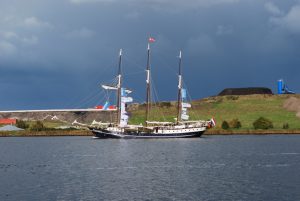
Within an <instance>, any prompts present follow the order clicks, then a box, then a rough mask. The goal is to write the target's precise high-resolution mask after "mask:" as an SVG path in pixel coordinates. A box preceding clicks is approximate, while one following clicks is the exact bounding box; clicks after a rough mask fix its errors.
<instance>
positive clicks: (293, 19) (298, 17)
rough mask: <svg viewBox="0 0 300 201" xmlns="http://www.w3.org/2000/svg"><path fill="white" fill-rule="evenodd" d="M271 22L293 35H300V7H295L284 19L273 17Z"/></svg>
mask: <svg viewBox="0 0 300 201" xmlns="http://www.w3.org/2000/svg"><path fill="white" fill-rule="evenodd" d="M271 22H272V23H274V24H275V25H278V26H280V27H283V28H286V29H288V30H289V31H291V32H293V33H300V5H295V6H293V7H292V8H291V10H290V11H289V12H288V13H287V14H286V15H285V16H283V17H273V18H271Z"/></svg>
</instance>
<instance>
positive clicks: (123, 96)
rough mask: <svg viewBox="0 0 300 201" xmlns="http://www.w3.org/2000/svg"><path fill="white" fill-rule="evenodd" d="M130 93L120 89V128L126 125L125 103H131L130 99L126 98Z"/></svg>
mask: <svg viewBox="0 0 300 201" xmlns="http://www.w3.org/2000/svg"><path fill="white" fill-rule="evenodd" d="M129 93H131V91H130V92H128V90H126V89H125V88H121V118H120V126H121V127H125V126H127V124H128V119H129V116H128V114H127V111H126V103H130V102H132V101H133V99H132V97H128V96H127V95H128V94H129Z"/></svg>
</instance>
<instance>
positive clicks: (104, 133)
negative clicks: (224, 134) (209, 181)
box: [91, 129, 205, 139]
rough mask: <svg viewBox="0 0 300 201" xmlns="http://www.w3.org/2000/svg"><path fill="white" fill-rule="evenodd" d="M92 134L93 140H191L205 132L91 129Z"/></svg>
mask: <svg viewBox="0 0 300 201" xmlns="http://www.w3.org/2000/svg"><path fill="white" fill-rule="evenodd" d="M91 131H92V132H93V133H94V135H95V138H99V139H105V138H117V139H137V138H139V139H151V138H193V137H201V135H202V134H203V133H204V132H205V129H204V130H200V131H191V132H184V133H182V132H174V133H153V132H116V131H108V130H105V129H91Z"/></svg>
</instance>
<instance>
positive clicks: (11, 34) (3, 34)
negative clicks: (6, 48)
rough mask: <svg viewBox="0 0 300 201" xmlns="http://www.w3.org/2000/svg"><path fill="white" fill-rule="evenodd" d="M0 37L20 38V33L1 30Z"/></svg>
mask: <svg viewBox="0 0 300 201" xmlns="http://www.w3.org/2000/svg"><path fill="white" fill-rule="evenodd" d="M0 37H2V38H4V39H15V38H18V35H17V34H16V33H15V32H12V31H0Z"/></svg>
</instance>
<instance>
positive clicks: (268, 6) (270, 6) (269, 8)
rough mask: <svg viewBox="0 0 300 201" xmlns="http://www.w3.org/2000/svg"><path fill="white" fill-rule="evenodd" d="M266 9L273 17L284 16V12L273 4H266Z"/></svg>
mask: <svg viewBox="0 0 300 201" xmlns="http://www.w3.org/2000/svg"><path fill="white" fill-rule="evenodd" d="M265 8H266V10H267V11H268V12H270V13H271V14H273V15H283V12H282V11H281V10H280V9H279V8H278V7H277V6H276V5H275V4H274V3H273V2H267V3H265Z"/></svg>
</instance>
